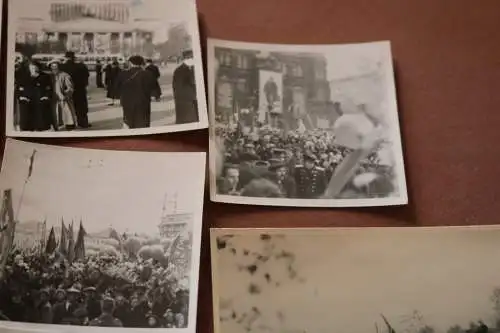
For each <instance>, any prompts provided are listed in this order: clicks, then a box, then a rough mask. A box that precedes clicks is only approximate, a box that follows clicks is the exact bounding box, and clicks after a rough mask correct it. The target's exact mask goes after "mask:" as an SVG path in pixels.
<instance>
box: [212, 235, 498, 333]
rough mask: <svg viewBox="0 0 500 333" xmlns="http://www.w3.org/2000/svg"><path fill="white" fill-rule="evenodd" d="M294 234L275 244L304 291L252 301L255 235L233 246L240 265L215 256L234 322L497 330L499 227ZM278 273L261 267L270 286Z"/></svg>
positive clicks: (285, 286) (236, 330) (239, 331)
mask: <svg viewBox="0 0 500 333" xmlns="http://www.w3.org/2000/svg"><path fill="white" fill-rule="evenodd" d="M299 230H300V229H295V231H292V232H291V233H290V234H288V236H286V239H284V240H280V241H276V242H275V243H274V244H275V245H276V246H278V247H281V248H285V249H287V250H288V251H290V252H293V253H294V254H295V255H296V256H297V259H296V265H295V266H296V267H297V268H298V274H299V276H302V277H304V278H305V279H306V282H305V283H303V284H301V283H297V282H290V281H288V282H286V281H285V282H283V283H282V286H281V287H280V288H273V287H265V284H263V283H261V286H264V287H263V290H262V293H261V294H260V295H254V296H252V295H249V294H248V292H247V289H248V285H249V283H250V282H252V281H255V280H257V279H260V278H257V277H251V276H250V274H248V272H246V271H243V272H242V271H241V270H240V269H239V267H240V266H239V265H241V264H242V263H244V261H245V260H246V259H245V257H244V256H242V255H240V254H241V250H242V249H243V248H245V249H249V250H255V249H261V248H262V244H261V243H262V241H260V240H259V238H258V236H255V232H254V233H253V234H251V232H252V231H247V232H248V233H247V234H246V235H244V233H245V231H240V236H237V237H235V238H232V239H231V244H234V247H235V248H236V250H237V253H238V255H236V256H235V255H233V254H231V252H230V251H218V253H219V256H218V257H217V258H213V259H212V262H213V265H216V267H214V268H213V269H216V275H217V281H218V285H217V287H218V289H219V296H220V298H221V299H222V300H224V301H225V302H226V301H228V300H232V302H233V306H232V308H233V309H236V311H237V312H240V313H241V312H242V311H245V310H248V309H251V307H252V306H255V307H257V308H259V310H260V311H261V312H262V313H264V314H265V315H266V316H267V317H266V319H265V320H263V321H262V322H261V323H262V324H264V325H269V326H270V329H271V330H270V331H276V332H289V331H297V332H314V333H331V332H343V333H368V332H370V333H371V332H373V333H374V332H375V323H377V324H378V326H379V328H380V329H381V332H386V326H385V325H384V323H383V321H382V320H381V317H380V314H384V315H385V316H386V317H387V318H388V319H389V321H390V322H391V324H392V325H393V326H394V328H395V329H396V332H398V333H401V332H403V331H404V330H405V329H407V328H408V324H407V323H406V324H405V323H404V322H403V318H404V317H406V316H408V315H411V313H412V312H413V311H414V310H418V311H419V312H420V313H421V314H422V315H423V317H424V322H425V323H426V324H428V325H431V326H433V327H434V328H435V329H436V331H437V333H446V330H447V329H448V328H449V327H450V326H452V325H455V324H459V325H462V327H468V324H469V322H470V321H477V320H479V319H482V320H484V321H485V322H486V323H487V324H490V325H491V324H493V323H494V316H493V311H492V303H491V301H490V296H491V294H492V291H493V289H494V288H495V287H500V261H498V258H499V256H500V228H499V227H497V228H494V229H477V228H470V229H467V228H456V229H450V228H446V229H445V228H442V229H410V228H406V229H394V228H392V229H379V230H375V229H365V230H360V231H352V230H351V231H348V230H344V231H337V232H335V231H332V232H325V231H316V233H314V232H312V233H310V234H309V235H308V234H307V233H303V234H301V232H300V231H299ZM226 233H231V232H230V231H227V232H226ZM279 233H283V231H281V232H279ZM281 266H283V265H281ZM280 269H282V270H283V269H284V268H283V267H280V264H279V263H276V262H275V261H273V262H272V263H271V264H269V265H268V266H267V270H268V272H270V273H272V274H271V275H272V276H273V277H274V276H277V275H278V273H279V272H278V270H280ZM256 275H258V274H256ZM261 280H263V279H261ZM261 280H260V281H261ZM277 311H282V312H283V315H284V317H285V324H283V325H282V326H280V325H281V324H279V322H278V321H276V320H273V319H272V318H273V315H274V314H276V313H277ZM221 325H222V326H221V330H220V331H219V332H217V333H243V332H244V329H243V328H242V327H241V326H239V325H236V324H234V323H230V322H224V323H222V324H221ZM253 332H261V331H259V330H256V331H253ZM262 332H263V331H262Z"/></svg>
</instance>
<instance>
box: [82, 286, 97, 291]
mask: <svg viewBox="0 0 500 333" xmlns="http://www.w3.org/2000/svg"><path fill="white" fill-rule="evenodd" d="M96 290H97V289H96V288H95V287H87V288H85V289H83V291H96Z"/></svg>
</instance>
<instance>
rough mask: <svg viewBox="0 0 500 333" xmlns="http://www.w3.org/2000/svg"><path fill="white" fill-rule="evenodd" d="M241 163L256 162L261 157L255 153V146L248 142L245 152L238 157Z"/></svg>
mask: <svg viewBox="0 0 500 333" xmlns="http://www.w3.org/2000/svg"><path fill="white" fill-rule="evenodd" d="M238 158H239V160H240V162H247V161H256V160H259V159H260V157H259V156H258V155H257V154H256V153H255V145H254V144H253V143H251V142H247V143H245V144H244V145H243V152H242V153H241V154H240V155H239V156H238Z"/></svg>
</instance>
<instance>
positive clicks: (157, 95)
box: [146, 59, 161, 101]
mask: <svg viewBox="0 0 500 333" xmlns="http://www.w3.org/2000/svg"><path fill="white" fill-rule="evenodd" d="M146 69H147V70H148V71H151V74H153V77H154V78H155V90H154V91H153V97H154V98H155V99H156V101H160V98H161V87H160V82H159V81H158V80H159V79H160V76H161V73H160V69H159V68H158V66H156V65H155V64H154V63H153V60H151V59H148V60H146Z"/></svg>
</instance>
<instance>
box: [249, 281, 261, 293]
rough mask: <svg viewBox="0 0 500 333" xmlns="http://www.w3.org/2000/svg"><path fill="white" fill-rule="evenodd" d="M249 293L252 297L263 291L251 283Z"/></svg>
mask: <svg viewBox="0 0 500 333" xmlns="http://www.w3.org/2000/svg"><path fill="white" fill-rule="evenodd" d="M248 292H249V293H250V294H252V295H255V294H260V292H261V290H260V287H259V286H258V285H256V284H255V283H250V286H249V287H248Z"/></svg>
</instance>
